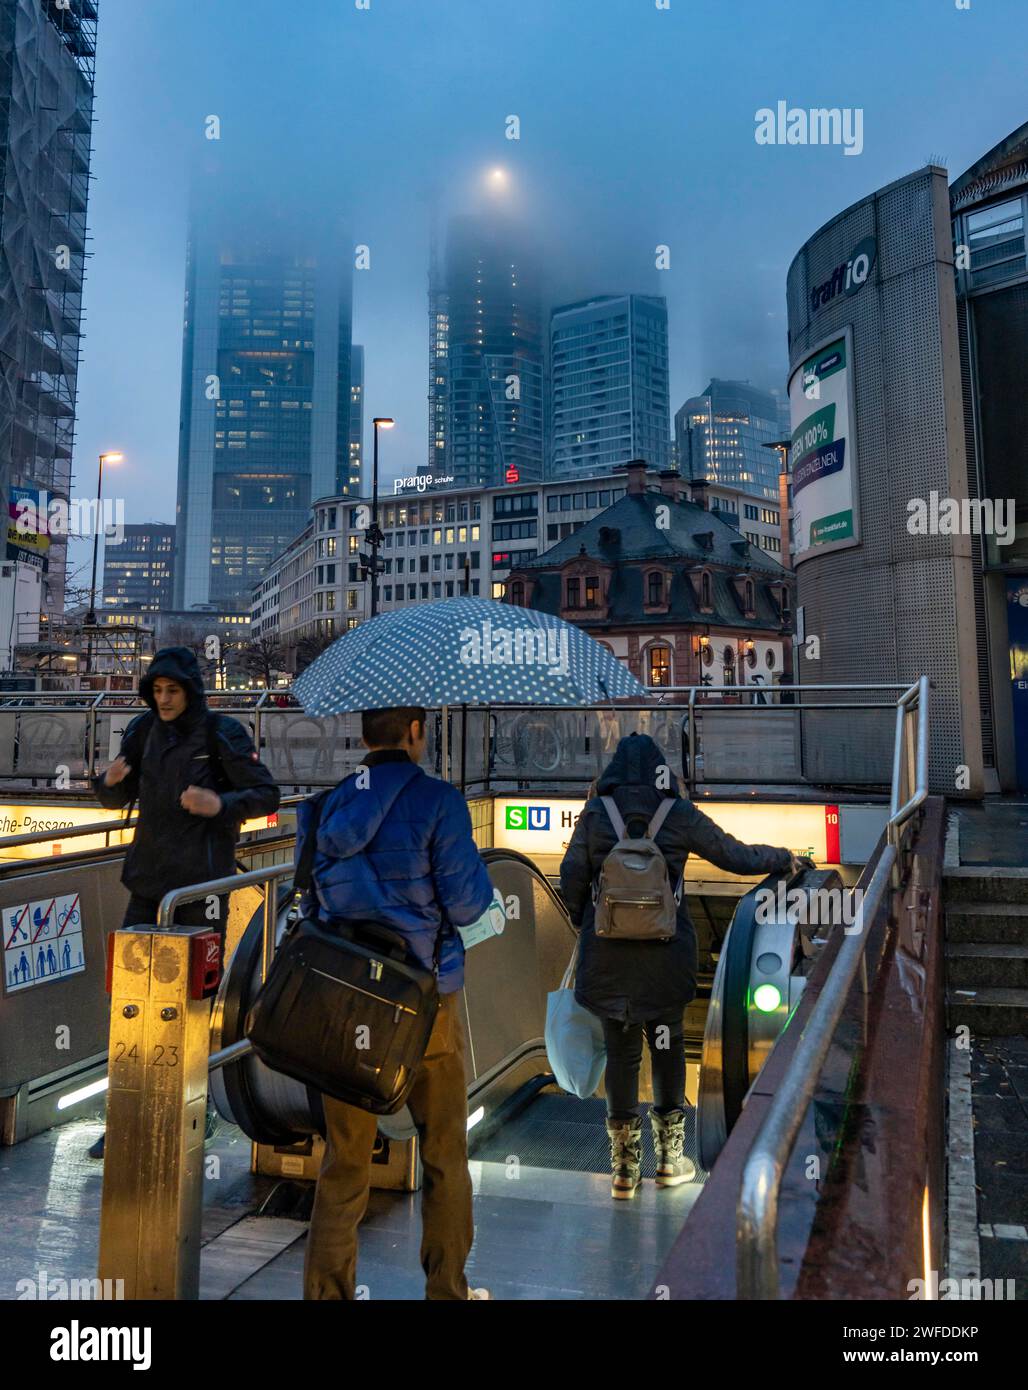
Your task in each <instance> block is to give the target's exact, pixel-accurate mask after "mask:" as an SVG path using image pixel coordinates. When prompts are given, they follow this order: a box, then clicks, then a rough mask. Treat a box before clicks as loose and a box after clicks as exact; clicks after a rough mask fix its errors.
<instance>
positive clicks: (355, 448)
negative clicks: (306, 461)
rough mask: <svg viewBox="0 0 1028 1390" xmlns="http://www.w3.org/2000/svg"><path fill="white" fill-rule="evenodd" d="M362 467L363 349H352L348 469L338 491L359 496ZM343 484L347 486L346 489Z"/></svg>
mask: <svg viewBox="0 0 1028 1390" xmlns="http://www.w3.org/2000/svg"><path fill="white" fill-rule="evenodd" d="M363 467H364V349H363V348H362V347H356V346H355V347H354V348H353V350H352V351H351V353H350V467H349V476H348V478H347V479H345V480H344V479H340V486H339V491H340V493H344V492H347V491H349V493H350V495H351V496H353V497H359V496H360V495H361V478H362V475H363ZM344 482H346V483H348V484H349V487H348V488H347V487H346V486H344Z"/></svg>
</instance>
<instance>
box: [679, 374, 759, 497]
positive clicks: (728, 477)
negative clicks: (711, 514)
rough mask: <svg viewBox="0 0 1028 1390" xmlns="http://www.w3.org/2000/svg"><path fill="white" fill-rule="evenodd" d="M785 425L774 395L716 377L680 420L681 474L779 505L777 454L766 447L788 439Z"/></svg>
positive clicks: (685, 408) (685, 407)
mask: <svg viewBox="0 0 1028 1390" xmlns="http://www.w3.org/2000/svg"><path fill="white" fill-rule="evenodd" d="M783 423H784V421H783V409H782V403H781V401H780V399H779V398H778V397H777V396H775V395H773V394H772V393H771V392H770V391H761V390H760V388H759V387H756V386H751V385H750V384H749V382H748V381H721V380H719V379H718V378H717V377H714V378H713V379H712V380H711V382H710V385H709V386H708V387H707V389H706V391H705V392H704V393H703V395H702V396H693V397H691V398H690V399H689V400H687V401H686V403H685V405H683V406H682V408H681V409H680V410H679V411H678V412H677V414H676V415H675V445H676V448H677V452H678V468H679V472H680V473H681V474H682V475H683V477H686V478H707V479H709V481H710V482H713V483H723V484H725V485H727V486H729V487H737V488H742V490H743V491H744V492H750V493H752V494H753V495H754V497H766V498H767V499H768V500H769V501H778V466H779V465H778V455H777V454H776V453H775V451H774V450H773V449H765V448H763V447H762V446H763V445H764V444H769V443H771V442H772V441H773V440H776V439H781V438H783V434H782V429H783Z"/></svg>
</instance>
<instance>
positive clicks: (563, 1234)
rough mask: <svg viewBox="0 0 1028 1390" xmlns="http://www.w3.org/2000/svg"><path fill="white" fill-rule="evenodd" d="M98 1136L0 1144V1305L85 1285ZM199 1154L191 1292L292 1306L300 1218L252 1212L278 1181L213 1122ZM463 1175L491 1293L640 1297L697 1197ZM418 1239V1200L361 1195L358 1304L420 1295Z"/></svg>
mask: <svg viewBox="0 0 1028 1390" xmlns="http://www.w3.org/2000/svg"><path fill="white" fill-rule="evenodd" d="M101 1129H102V1123H101V1121H100V1120H99V1119H92V1120H76V1121H72V1122H71V1123H69V1124H66V1125H61V1126H59V1127H57V1128H55V1129H51V1130H49V1131H47V1132H46V1133H45V1134H40V1135H37V1136H36V1137H35V1138H32V1139H28V1140H26V1141H25V1142H24V1143H22V1144H18V1145H15V1146H14V1147H13V1148H5V1149H0V1190H2V1192H3V1197H4V1222H3V1234H4V1239H3V1241H2V1242H0V1301H3V1300H7V1299H17V1298H19V1297H22V1298H25V1297H29V1298H33V1297H39V1296H40V1294H39V1290H40V1289H41V1288H49V1290H50V1296H51V1297H53V1296H54V1290H55V1288H57V1287H60V1285H56V1284H55V1283H54V1282H53V1281H55V1280H57V1281H64V1287H65V1288H66V1287H67V1285H68V1284H70V1282H71V1281H73V1280H92V1279H93V1278H95V1276H96V1268H97V1246H98V1235H99V1226H100V1197H101V1189H102V1184H103V1163H102V1162H99V1161H97V1160H95V1159H91V1158H89V1156H88V1152H87V1151H88V1149H89V1146H90V1144H92V1143H93V1141H94V1140H95V1139H96V1138H97V1136H98V1135H99V1134H100V1132H101ZM205 1152H206V1162H205V1170H206V1172H207V1174H208V1176H207V1179H206V1181H205V1189H204V1212H203V1235H202V1241H203V1255H202V1259H201V1291H200V1296H201V1298H204V1299H226V1298H227V1299H247V1300H250V1299H275V1300H297V1299H300V1298H301V1297H302V1295H303V1259H304V1249H305V1245H306V1235H307V1225H306V1223H305V1222H303V1221H299V1220H290V1219H285V1218H283V1217H276V1216H269V1217H264V1216H258V1215H257V1212H258V1211H259V1210H260V1208H261V1206H262V1204H263V1203H264V1202H265V1201H266V1200H267V1199H269V1198H270V1197H271V1196H272V1192H273V1189H274V1188H275V1187H276V1186H277V1183H276V1180H275V1179H272V1178H262V1177H254V1176H253V1175H252V1174H251V1173H250V1171H249V1168H250V1144H249V1141H248V1140H247V1139H246V1138H245V1137H244V1136H243V1134H242V1133H241V1131H239V1130H237V1129H235V1127H234V1126H230V1125H226V1124H225V1123H224V1121H222V1122H221V1127H220V1128H219V1132H218V1133H217V1134H216V1135H215V1137H214V1139H213V1140H212V1141H211V1142H210V1143H209V1144H208V1145H207V1146H206V1150H205ZM212 1157H216V1158H217V1160H218V1161H217V1163H216V1164H212V1163H211V1161H210V1160H211V1158H212ZM470 1169H471V1177H472V1184H473V1187H474V1194H475V1196H474V1202H475V1223H476V1239H475V1245H474V1248H473V1250H472V1253H471V1258H470V1260H469V1261H468V1278H469V1280H470V1281H471V1282H472V1283H473V1284H475V1285H483V1284H484V1285H486V1286H488V1287H489V1288H490V1290H491V1292H492V1294H493V1296H494V1297H495V1298H502V1299H547V1300H549V1299H610V1298H614V1299H641V1298H645V1297H646V1296H647V1294H648V1292H649V1288H650V1284H651V1281H652V1278H653V1271H654V1270H655V1269H656V1268H658V1267H659V1265H660V1263H661V1261H662V1259H663V1258H664V1255H665V1254H666V1252H667V1250H668V1249H669V1248H670V1246H671V1244H672V1242H673V1241H674V1239H675V1237H676V1236H677V1234H678V1232H679V1231H680V1230H681V1227H682V1223H683V1221H684V1220H685V1217H686V1215H687V1213H688V1211H689V1208H690V1207H691V1205H692V1203H693V1202H694V1201H695V1200H696V1197H697V1196H698V1195H699V1191H700V1185H699V1184H698V1183H691V1184H686V1185H684V1186H682V1187H679V1188H675V1189H670V1190H668V1189H665V1190H663V1191H661V1190H658V1189H657V1187H656V1186H655V1184H653V1183H652V1182H647V1183H645V1184H644V1185H643V1188H642V1190H641V1192H640V1194H639V1196H638V1197H637V1198H636V1199H635V1200H634V1201H632V1202H612V1201H611V1199H610V1179H609V1177H608V1176H604V1175H601V1174H599V1173H590V1172H567V1171H559V1170H555V1169H546V1168H535V1167H531V1166H529V1165H528V1164H521V1165H518V1167H517V1168H516V1170H513V1176H512V1166H511V1164H510V1163H509V1162H508V1163H498V1162H478V1161H475V1160H472V1162H471V1164H470ZM420 1241H421V1219H420V1194H419V1193H414V1194H409V1193H394V1192H372V1194H371V1199H370V1202H369V1205H368V1213H367V1216H366V1217H365V1220H364V1222H363V1224H362V1226H361V1252H360V1264H359V1267H358V1279H359V1281H360V1282H361V1284H363V1285H364V1286H365V1288H366V1289H367V1296H368V1297H370V1298H385V1299H421V1298H423V1297H424V1279H423V1276H422V1273H421V1269H420V1266H419V1263H418V1255H419V1246H420ZM85 1287H86V1286H84V1285H83V1286H80V1288H85ZM59 1296H65V1297H66V1296H67V1293H66V1292H65V1293H64V1294H63V1295H59ZM80 1296H81V1295H80Z"/></svg>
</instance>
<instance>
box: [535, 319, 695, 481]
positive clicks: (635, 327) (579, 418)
mask: <svg viewBox="0 0 1028 1390" xmlns="http://www.w3.org/2000/svg"><path fill="white" fill-rule="evenodd" d="M550 391H551V395H550V400H551V406H550V463H549V473H548V476H549V477H550V478H554V479H560V478H586V477H590V476H594V475H595V474H597V473H605V472H607V471H608V470H609V469H611V468H616V467H624V465H625V464H626V463H628V461H629V460H630V459H637V458H642V459H645V460H646V462H647V463H648V464H650V466H651V467H652V468H667V467H669V466H670V462H671V404H670V395H669V385H668V339H667V301H666V300H664V299H662V298H658V297H657V296H653V295H642V294H624V295H611V294H607V295H599V296H597V297H596V298H595V299H587V300H583V301H581V302H580V303H578V304H568V305H565V306H564V307H563V308H560V309H555V310H554V311H553V315H552V317H551V319H550Z"/></svg>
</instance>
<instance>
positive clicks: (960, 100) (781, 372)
mask: <svg viewBox="0 0 1028 1390" xmlns="http://www.w3.org/2000/svg"><path fill="white" fill-rule="evenodd" d="M99 9H100V29H99V46H98V53H97V73H96V93H97V99H96V125H95V131H94V152H93V184H92V192H91V205H90V229H91V233H92V237H93V241H92V251H93V256H92V259H91V261H90V262H89V268H88V280H87V291H86V314H87V317H86V325H85V332H86V337H85V340H84V344H83V361H82V369H81V374H80V380H79V429H78V444H77V453H76V460H75V479H76V487H75V491H76V494H77V495H87V496H88V495H89V494H90V493H91V490H92V489H93V487H94V486H95V473H94V467H95V457H96V454H97V453H98V452H99V451H100V449H101V448H113V447H118V448H121V449H123V450H124V451H125V454H126V461H125V463H124V464H122V465H121V466H120V468H119V472H118V474H117V481H115V477H114V476H113V475H112V476H111V477H110V478H109V480H107V483H106V486H105V492H106V491H109V492H110V493H111V494H112V495H117V496H121V497H123V498H124V499H125V504H126V519H127V520H129V521H149V520H154V521H157V520H167V521H171V520H173V519H174V507H175V490H176V470H177V454H178V423H179V393H180V367H181V353H182V295H183V287H184V274H185V272H184V256H185V243H186V225H187V213H188V206H189V189H190V184H191V177H192V171H193V170H194V168H195V167H196V166H197V165H198V164H200V163H202V162H203V160H204V159H205V157H208V156H209V155H210V154H211V152H212V151H211V145H210V143H209V142H207V141H206V140H205V138H204V128H205V127H204V123H205V119H206V118H207V117H208V116H210V115H217V116H218V117H219V118H220V121H221V140H220V142H219V143H218V145H217V147H216V149H217V155H218V159H219V161H220V165H221V168H222V170H223V171H225V172H224V186H225V187H226V188H229V187H231V186H232V182H233V178H234V179H235V180H236V181H237V184H238V185H245V184H246V183H248V182H250V181H253V180H256V181H257V182H258V183H259V185H260V187H261V190H262V192H263V193H264V194H265V195H267V196H269V197H270V198H272V199H274V200H276V201H278V202H280V203H282V204H283V205H286V206H289V207H295V208H298V209H300V210H301V211H302V210H303V209H304V207H306V206H310V205H311V204H312V203H313V204H314V205H315V206H316V207H317V209H319V210H323V209H324V208H326V207H328V208H332V209H337V210H340V211H341V212H342V213H343V214H344V216H345V218H346V221H347V223H348V224H349V227H350V235H351V240H352V241H353V242H360V243H366V244H367V245H369V246H370V248H371V258H372V264H371V269H370V270H367V271H358V272H355V274H354V339H355V341H356V342H360V343H363V344H364V347H365V351H366V374H367V376H366V381H367V398H366V407H367V409H366V419H367V420H370V417H371V415H372V414H392V415H394V416H395V417H396V418H397V421H398V428H397V429H395V430H394V431H393V432H392V433H391V434H390V435H388V436H384V437H383V473H384V476H385V477H386V478H389V477H391V476H393V475H394V474H400V473H407V472H411V471H413V469H414V468H415V467H417V465H418V464H420V463H421V462H422V461H423V460H424V459H425V456H426V452H427V449H426V422H427V409H426V403H425V398H426V382H427V307H426V286H427V259H428V227H429V207H430V200H431V199H433V198H434V199H435V201H436V204H437V206H438V207H439V209H440V213H441V214H442V215H443V216H445V214H446V213H447V212H449V211H453V210H459V209H462V208H472V207H475V206H478V205H481V203H482V201H483V199H485V198H489V197H495V196H497V195H496V194H494V193H491V192H485V191H484V184H483V179H484V175H485V174H486V172H487V171H489V170H490V169H493V168H496V167H502V168H503V169H504V170H506V171H507V172H508V176H509V185H508V188H507V191H506V192H505V193H504V194H502V195H500V196H503V197H505V198H506V199H508V200H509V201H510V204H511V207H512V210H514V211H515V212H516V213H517V214H518V215H519V216H521V217H522V218H523V219H524V220H525V221H526V222H528V223H529V225H530V226H531V227H532V230H533V234H534V235H535V236H536V237H537V239H538V242H539V244H540V246H541V247H542V249H543V253H544V265H545V269H546V273H547V279H548V290H549V292H550V294H551V295H552V297H553V299H554V300H556V301H557V302H560V301H562V300H566V299H571V298H577V297H581V296H583V295H586V294H590V293H602V292H612V291H614V292H620V291H629V290H636V291H641V292H649V293H661V294H664V295H665V296H666V297H667V300H668V309H669V316H670V330H671V408H672V411H674V410H676V409H677V408H678V407H679V406H680V405H681V404H682V402H683V401H684V400H685V399H686V397H688V396H689V395H692V394H695V393H696V392H698V391H700V390H702V388H703V387H704V386H705V385H706V383H707V380H708V379H709V377H710V376H712V375H716V376H726V377H742V378H748V379H750V380H751V381H753V382H755V383H757V384H759V385H762V386H769V387H770V386H777V387H780V388H784V385H785V374H786V365H787V363H786V345H785V335H786V320H785V274H786V270H787V267H788V265H789V262H790V260H791V259H792V257H793V255H794V254H795V252H796V251H797V249H798V248H799V246H800V245H801V244H802V242H803V241H805V240H806V238H807V237H808V236H809V235H810V234H811V233H812V232H813V231H814V230H815V229H816V228H817V227H818V226H820V225H821V224H822V223H823V222H825V221H827V220H828V219H829V218H831V217H832V216H834V215H835V214H836V213H837V212H839V211H840V210H841V209H842V208H843V207H845V206H846V205H848V204H849V203H851V202H853V201H855V200H856V199H858V198H860V197H862V196H863V195H864V194H866V193H869V192H871V191H872V190H873V189H875V188H877V187H879V186H881V185H882V184H884V183H888V182H889V181H891V180H892V179H894V178H898V177H900V176H901V175H903V174H906V173H909V172H910V171H911V170H913V169H916V168H918V167H920V166H921V165H923V164H924V163H926V162H927V161H928V160H930V159H934V160H937V161H941V162H942V163H944V164H946V165H947V167H948V168H949V170H950V173H951V175H952V176H956V175H957V174H958V173H961V172H962V171H963V170H964V169H965V168H966V167H967V166H968V165H969V164H971V163H973V162H974V161H975V160H976V159H978V158H979V157H980V156H981V155H982V154H984V153H985V152H986V151H987V150H988V149H990V148H991V147H992V146H993V145H995V144H996V143H998V142H999V141H1000V140H1001V139H1003V138H1004V137H1005V136H1006V135H1007V134H1009V133H1010V132H1011V131H1012V130H1014V129H1015V128H1016V127H1017V126H1019V125H1020V124H1022V123H1023V122H1024V121H1025V120H1026V119H1028V106H1026V103H1025V54H1026V52H1028V3H1026V2H1025V0H971V3H970V8H969V9H966V10H963V9H959V8H958V6H957V3H956V0H848V2H847V0H822V2H821V3H819V4H809V3H807V4H798V3H794V2H793V0H670V3H669V7H668V8H667V9H658V8H657V4H656V3H655V0H370V4H369V8H367V9H358V8H357V5H356V4H355V0H291V2H290V0H100V5H99ZM779 100H785V101H787V102H788V103H789V105H790V106H802V107H814V106H817V107H820V106H828V107H833V106H838V107H860V108H862V109H863V121H864V149H863V152H862V153H861V154H860V155H859V156H848V155H844V153H843V151H842V148H841V147H838V146H836V147H803V146H782V147H764V146H760V145H758V144H757V143H756V142H755V140H754V129H755V122H754V115H755V112H756V111H757V109H758V108H760V107H765V106H768V107H774V106H775V104H776V102H777V101H779ZM510 115H517V116H518V117H519V119H520V125H521V138H520V140H519V141H517V142H514V141H509V140H507V139H505V138H504V130H505V121H506V118H507V117H508V116H510ZM658 244H666V245H668V246H669V247H670V249H671V268H670V269H669V270H665V271H660V272H658V271H657V270H656V269H655V268H654V250H655V248H656V246H657V245H658ZM343 250H344V252H346V253H347V254H349V253H350V248H349V247H344V248H343ZM367 433H368V434H370V425H368V426H367ZM87 559H88V553H87V547H76V548H75V549H74V550H73V564H75V565H81V564H82V563H83V562H84V561H85V560H87ZM87 578H88V575H87Z"/></svg>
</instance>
